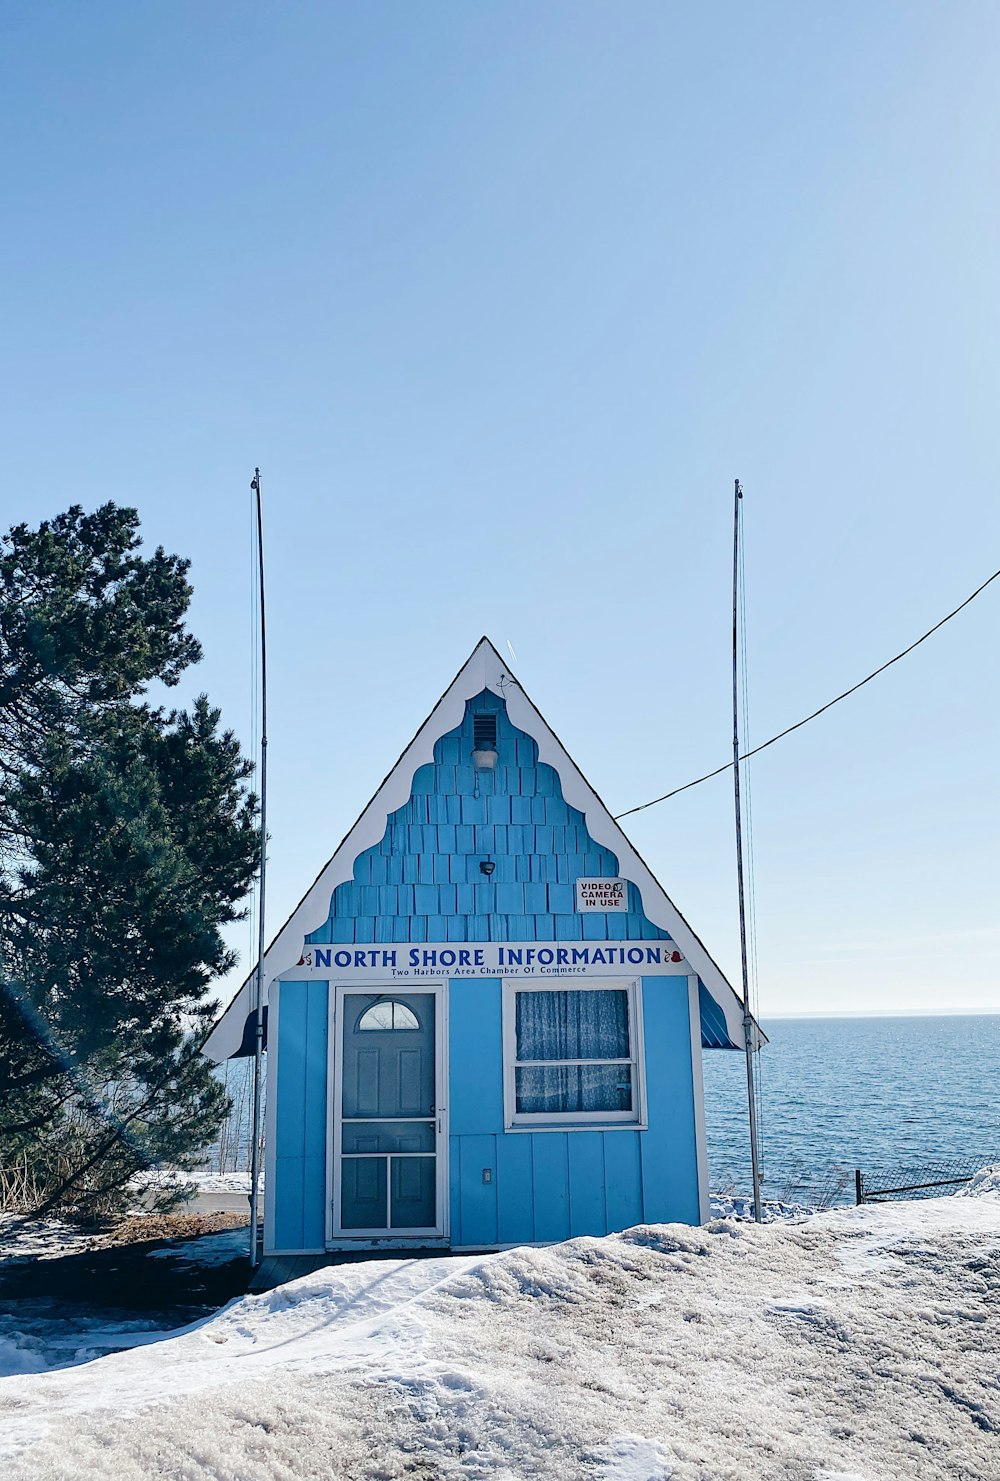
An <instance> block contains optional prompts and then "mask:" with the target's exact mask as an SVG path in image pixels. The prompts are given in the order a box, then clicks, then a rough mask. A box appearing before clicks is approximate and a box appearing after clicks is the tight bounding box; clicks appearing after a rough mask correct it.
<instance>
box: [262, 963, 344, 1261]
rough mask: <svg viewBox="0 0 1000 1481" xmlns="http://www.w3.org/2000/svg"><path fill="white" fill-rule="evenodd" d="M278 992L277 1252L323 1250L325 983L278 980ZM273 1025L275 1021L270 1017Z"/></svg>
mask: <svg viewBox="0 0 1000 1481" xmlns="http://www.w3.org/2000/svg"><path fill="white" fill-rule="evenodd" d="M274 986H275V988H276V989H277V990H278V993H279V1001H278V1013H277V1018H278V1033H277V1049H278V1053H277V1061H276V1067H275V1068H276V1080H275V1088H276V1094H277V1105H276V1108H275V1117H274V1154H273V1162H272V1175H271V1177H270V1179H269V1180H268V1186H267V1188H266V1189H265V1196H266V1197H267V1198H268V1199H273V1200H274V1245H273V1248H274V1249H278V1250H321V1249H323V1248H324V1245H325V1242H326V1104H327V1100H326V1068H327V1033H328V1023H329V1015H328V995H329V990H328V988H327V984H326V983H325V982H322V981H320V982H282V983H280V984H279V983H276V984H275V985H274ZM272 1021H273V1020H272Z"/></svg>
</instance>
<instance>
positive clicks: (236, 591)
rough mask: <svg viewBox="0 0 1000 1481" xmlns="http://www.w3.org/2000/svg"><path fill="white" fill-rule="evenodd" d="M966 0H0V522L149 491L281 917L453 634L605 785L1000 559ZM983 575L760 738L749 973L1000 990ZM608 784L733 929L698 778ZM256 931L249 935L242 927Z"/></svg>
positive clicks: (454, 664) (704, 757) (445, 661)
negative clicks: (190, 589)
mask: <svg viewBox="0 0 1000 1481" xmlns="http://www.w3.org/2000/svg"><path fill="white" fill-rule="evenodd" d="M998 43H1000V10H998V8H997V7H996V5H995V4H993V3H989V4H977V3H971V0H970V3H963V4H962V5H946V4H927V3H918V0H907V3H905V4H901V3H881V4H876V5H862V4H848V5H836V6H833V5H829V6H802V5H798V4H784V5H767V4H763V5H760V4H758V5H753V6H746V5H743V4H740V5H735V4H722V5H714V6H711V7H708V6H695V5H690V6H687V7H681V6H674V5H668V4H666V3H664V0H656V3H640V0H630V3H626V4H620V5H619V4H611V3H601V4H594V3H583V0H573V3H552V0H549V3H537V0H532V3H530V4H528V3H520V0H502V3H500V0H493V3H472V0H462V3H442V0H425V3H421V4H409V3H402V0H400V3H394V4H386V3H379V0H371V3H365V4H360V3H358V4H351V5H346V4H331V3H308V0H299V3H296V4H294V5H277V4H270V5H264V4H250V3H240V4H232V3H213V4H210V5H204V4H201V3H198V4H194V3H191V4H164V5H158V6H151V5H136V4H134V3H131V0H129V3H113V0H103V3H102V4H100V5H86V6H85V5H71V4H68V3H62V4H49V3H44V0H35V3H31V4H28V3H26V0H12V3H10V4H8V5H6V6H5V7H4V9H3V14H2V16H0V68H2V73H0V135H2V138H3V141H4V142H3V155H2V163H0V171H2V176H0V187H2V200H3V209H4V221H5V225H4V230H3V232H2V234H0V310H2V313H0V320H2V325H3V329H2V334H0V356H2V376H3V394H2V397H0V422H2V429H0V430H2V445H3V448H4V455H3V473H2V481H3V498H2V504H0V509H2V515H3V519H4V521H5V522H8V523H9V522H13V521H14V520H19V519H27V520H29V521H36V520H37V519H40V518H42V517H44V516H46V515H49V514H52V513H55V512H56V511H57V510H59V509H62V508H64V507H65V506H66V505H68V504H69V503H70V502H72V501H78V502H81V503H83V504H85V505H87V506H94V505H96V504H97V503H98V502H100V501H102V500H105V499H108V498H111V499H115V500H117V501H119V502H129V503H135V504H137V505H138V507H139V509H140V511H141V514H142V519H143V525H144V529H145V532H146V536H147V539H148V540H149V542H150V543H157V542H163V543H164V544H166V545H167V546H168V547H170V548H172V549H175V550H177V551H180V552H183V553H185V554H188V555H190V556H191V557H192V560H193V580H194V583H195V587H196V599H195V603H194V609H193V614H192V620H193V626H194V628H195V630H196V632H197V633H198V635H199V636H200V637H201V639H202V640H203V643H204V645H205V650H206V656H205V660H204V663H203V664H202V666H201V668H200V670H198V671H196V672H195V674H193V675H192V676H191V679H190V682H189V683H188V684H186V685H185V687H184V696H185V697H190V696H191V695H193V693H194V692H195V691H196V689H197V688H200V687H203V688H205V689H207V690H208V692H209V693H210V695H211V696H212V697H213V699H215V700H217V701H218V702H220V703H221V704H222V706H223V708H224V711H225V714H226V716H227V717H228V718H229V719H230V720H231V722H232V723H234V724H235V725H236V727H237V728H238V729H239V730H240V732H241V733H242V734H243V735H244V736H245V737H249V733H250V729H249V713H250V707H249V596H248V585H249V574H248V572H249V556H248V546H249V512H250V494H249V490H248V483H249V479H250V476H251V473H252V469H253V465H254V464H255V463H260V465H261V467H262V469H263V471H264V479H265V493H266V497H267V504H268V515H267V521H268V540H269V561H270V570H269V585H270V592H269V595H270V623H271V642H272V648H271V651H272V665H273V666H272V692H271V698H272V724H271V754H272V783H273V790H272V796H271V825H272V832H273V849H272V861H273V868H272V870H271V875H270V889H271V902H272V910H271V911H270V912H269V919H270V921H271V923H272V924H273V925H274V926H276V925H277V924H279V923H280V920H281V919H283V918H284V915H285V914H286V912H287V911H288V910H289V909H290V908H291V906H292V905H293V904H294V903H295V902H296V901H297V899H298V897H299V896H300V894H301V893H302V892H303V891H304V890H305V888H306V886H307V885H308V884H309V883H310V882H311V881H312V879H313V877H314V874H315V873H316V872H317V870H318V868H319V867H320V866H321V864H322V863H323V862H324V861H325V859H326V858H327V857H328V855H329V854H330V853H331V852H332V851H333V848H334V846H335V845H336V843H337V842H338V841H339V839H340V838H341V836H342V835H343V833H344V832H345V831H346V829H347V828H348V827H349V825H350V824H351V823H352V822H353V820H354V817H355V816H356V814H357V813H358V811H359V810H360V808H361V806H362V805H363V803H364V802H366V801H367V799H368V797H369V796H370V794H371V792H372V791H373V790H374V787H375V785H376V784H377V783H378V781H379V780H380V779H381V777H382V776H383V774H384V772H385V771H386V770H387V769H388V766H389V765H390V764H391V762H392V761H393V760H394V759H395V757H396V756H397V754H398V753H399V751H400V750H401V749H402V747H403V745H404V744H405V743H406V742H407V741H408V739H409V738H410V736H411V734H412V733H413V731H414V730H415V729H416V727H417V725H418V723H420V722H421V721H422V720H423V718H424V716H425V715H426V713H427V711H428V710H429V708H430V706H431V704H432V703H433V701H434V700H435V699H436V698H437V696H438V694H439V693H440V691H441V690H442V689H443V688H444V686H445V684H446V683H447V682H448V680H449V679H450V678H451V677H452V675H453V673H454V671H455V670H456V669H457V668H458V666H459V664H460V663H461V662H462V661H463V660H464V659H465V657H466V656H467V654H468V652H469V650H470V649H471V648H472V646H473V644H474V642H475V641H476V639H477V638H478V637H479V636H480V634H481V633H482V632H484V631H485V632H487V633H489V634H490V635H491V636H492V637H493V639H494V640H495V641H496V642H497V644H498V645H499V646H501V647H503V646H504V645H505V643H506V642H507V640H509V641H510V642H511V643H512V644H513V646H514V649H515V651H516V653H517V658H518V662H517V666H516V671H517V673H518V676H519V677H520V678H521V680H522V681H523V682H524V684H525V686H526V688H527V689H528V691H529V693H531V695H532V697H533V698H534V699H535V700H536V702H537V703H538V704H539V706H540V708H541V709H542V711H543V713H545V714H546V716H547V718H548V719H549V720H550V722H551V723H552V724H553V726H554V727H555V729H556V730H557V731H558V732H559V734H560V735H561V736H562V738H563V740H564V741H565V743H566V744H567V746H568V747H569V749H570V751H571V752H572V753H573V754H574V755H575V756H576V758H577V759H578V761H579V762H580V764H581V765H582V767H583V769H584V771H585V772H586V773H587V774H588V775H589V777H590V779H591V781H592V782H593V783H594V785H595V786H596V787H597V789H598V791H599V792H601V793H602V795H603V796H604V798H605V799H606V801H607V802H608V804H609V805H610V806H611V807H612V809H613V810H614V811H618V810H620V809H622V808H625V807H628V806H630V805H632V804H633V803H636V802H639V801H642V800H644V799H645V798H647V797H650V796H654V795H656V794H657V793H659V792H661V791H664V790H666V788H667V787H669V786H672V785H677V784H679V783H681V782H683V781H686V780H687V779H688V778H689V777H690V776H692V775H695V774H697V773H698V772H700V771H702V770H704V769H706V768H708V767H710V766H712V765H717V764H719V763H721V762H723V761H725V759H726V756H727V753H728V750H729V745H730V728H729V727H730V722H729V708H728V707H729V667H728V665H729V647H728V645H729V620H730V619H729V610H728V606H729V562H730V533H731V531H730V517H731V514H730V501H731V491H732V480H733V478H734V477H735V476H737V475H738V476H739V477H740V478H741V479H742V480H743V483H744V486H745V489H746V493H747V563H748V597H749V611H750V635H749V664H750V700H751V710H752V716H751V718H752V727H753V735H752V738H755V739H758V740H759V739H763V738H764V737H765V736H766V735H768V734H770V733H772V731H774V730H777V729H779V728H780V727H782V726H783V725H785V724H788V723H790V722H791V721H793V720H795V719H797V718H798V717H799V716H800V715H801V714H803V713H805V712H806V711H808V710H810V709H812V708H814V707H815V706H816V705H817V704H819V703H822V701H824V700H825V699H827V698H828V697H829V696H830V695H831V694H833V693H835V692H836V691H837V690H839V689H841V688H843V687H845V686H846V685H847V684H849V683H852V682H853V681H854V680H855V679H857V678H858V677H860V676H861V675H862V674H863V673H865V672H867V671H868V670H869V669H870V668H872V667H874V666H875V664H876V663H878V662H880V661H882V660H883V659H884V658H886V657H888V656H889V655H890V654H891V653H893V652H894V651H895V650H896V649H897V648H900V647H902V646H903V645H904V644H905V643H907V642H908V641H910V640H911V639H912V638H913V637H915V636H916V635H917V634H918V633H920V632H921V631H923V629H924V628H925V627H927V626H929V625H930V624H931V622H933V621H934V620H936V618H937V617H938V616H940V615H941V614H942V613H943V612H944V611H945V610H947V609H948V608H949V607H951V606H952V605H954V604H955V603H956V602H957V601H958V600H960V599H961V598H962V597H963V596H964V595H965V594H966V593H967V592H968V591H970V590H971V589H972V588H973V587H974V586H976V585H977V584H978V583H979V582H980V581H981V580H982V579H983V577H984V576H986V575H987V574H988V573H989V572H990V571H992V570H993V569H994V568H995V567H996V566H998V565H1000V499H998V465H1000V454H998V449H997V446H996V428H997V406H998V403H1000V383H998V382H1000V377H998V361H1000V334H998V307H1000V274H998V270H997V269H998V261H1000V252H998V248H1000V180H998V163H1000V112H998V105H997V84H996V75H997V62H998ZM998 630H1000V591H998V590H996V589H991V591H990V593H988V594H987V595H984V596H983V597H982V598H981V599H980V600H979V602H977V603H976V604H974V605H973V607H972V608H971V609H970V610H969V611H968V612H967V613H965V614H963V616H962V617H961V618H959V619H957V620H956V621H955V622H954V623H953V624H951V625H950V626H949V627H948V628H947V629H946V630H945V631H944V632H943V633H941V634H940V635H939V636H938V637H936V638H934V639H933V640H932V641H931V643H929V644H927V645H926V646H925V647H924V648H922V649H921V650H920V651H919V653H918V654H916V655H915V656H914V657H913V658H911V659H909V660H907V661H906V663H905V664H901V665H899V666H898V667H897V668H895V669H894V670H893V671H892V672H891V673H890V674H889V675H887V676H886V677H885V678H883V679H881V680H880V681H878V683H877V685H872V686H871V687H870V688H869V689H867V690H865V691H864V692H863V693H862V694H860V695H859V696H857V697H856V698H854V699H852V700H850V701H848V702H847V703H846V704H844V705H843V706H841V707H840V708H838V709H837V710H836V711H834V712H833V713H832V714H831V715H829V716H827V717H825V718H824V719H822V720H821V721H818V722H817V723H816V724H815V725H813V726H810V727H809V728H808V729H806V730H805V731H803V732H802V733H801V734H799V735H797V736H795V737H793V738H791V739H789V740H788V741H786V742H783V743H782V744H781V745H780V746H776V747H774V748H773V749H772V750H771V751H769V752H768V753H767V754H766V755H765V756H764V757H762V758H761V759H760V761H759V762H757V763H756V764H755V766H754V772H753V802H754V839H755V846H756V878H757V902H758V927H759V961H760V996H761V1002H762V1006H763V1009H764V1011H765V1013H766V1012H768V1011H772V1012H774V1011H782V1012H787V1011H807V1012H816V1011H822V1010H838V1011H847V1010H851V1009H859V1010H862V1009H863V1010H871V1009H876V1008H885V1009H917V1008H919V1009H941V1010H947V1009H953V1008H975V1007H981V1008H994V1009H995V1008H1000V971H998V967H997V958H998V948H1000V929H998V924H997V922H998V910H997V906H998V895H1000V889H998V886H1000V850H998V842H997V837H998V826H997V825H998V805H997V804H998V788H997V731H998V719H1000V715H998V701H997V664H996V649H997V635H998ZM630 832H631V834H632V836H633V838H634V839H635V841H636V843H637V844H638V846H639V848H640V850H641V851H642V852H644V853H645V855H646V856H647V858H648V859H649V862H650V863H651V864H652V865H653V867H654V869H656V870H657V871H658V872H659V874H660V875H661V877H662V879H663V881H664V883H665V885H666V887H667V889H668V891H669V892H670V893H671V894H672V895H673V897H674V899H675V901H676V902H677V904H678V905H679V906H680V908H681V909H682V910H683V911H684V912H685V914H686V915H687V916H688V918H689V919H690V921H691V923H692V924H693V925H694V927H695V928H696V930H698V932H699V933H700V934H701V935H702V937H703V938H704V940H705V941H706V942H707V943H708V944H709V946H710V948H711V949H712V950H713V951H714V953H715V954H716V955H717V957H718V958H719V960H720V961H721V963H722V965H723V966H724V967H725V968H726V969H727V970H728V971H729V972H730V973H731V974H733V975H734V977H735V975H736V974H737V973H738V938H737V933H736V899H735V887H734V875H733V842H732V821H731V798H730V790H729V785H728V782H727V781H726V779H725V778H723V779H720V780H718V781H715V782H710V783H707V784H706V785H705V786H703V787H701V788H698V789H696V790H694V791H692V792H690V793H688V794H686V795H685V796H684V797H682V798H678V799H677V800H676V801H674V802H670V803H667V804H664V805H663V806H661V807H659V808H655V809H653V810H651V811H649V812H647V813H645V814H643V815H642V816H641V817H640V818H637V819H633V820H631V823H630ZM248 937H249V932H248V930H247V929H246V928H241V929H239V930H237V931H236V932H235V933H234V939H235V940H236V942H237V944H238V945H239V946H240V947H241V949H243V950H244V951H246V950H247V948H248V947H249V939H248Z"/></svg>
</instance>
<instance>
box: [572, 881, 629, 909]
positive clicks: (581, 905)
mask: <svg viewBox="0 0 1000 1481" xmlns="http://www.w3.org/2000/svg"><path fill="white" fill-rule="evenodd" d="M576 908H577V910H627V909H628V884H627V881H625V880H624V879H578V880H577V882H576Z"/></svg>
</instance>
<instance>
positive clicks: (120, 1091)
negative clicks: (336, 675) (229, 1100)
mask: <svg viewBox="0 0 1000 1481" xmlns="http://www.w3.org/2000/svg"><path fill="white" fill-rule="evenodd" d="M140 544H141V541H140V538H139V519H138V515H137V513H136V511H135V510H134V509H127V508H119V507H116V506H115V505H114V504H106V505H105V506H103V507H102V508H101V509H98V510H97V511H96V512H95V513H94V514H85V513H84V511H83V510H82V509H81V508H80V507H79V506H74V507H73V508H71V509H69V510H68V511H67V512H66V513H65V514H61V515H59V516H58V517H57V518H56V519H53V520H51V521H46V522H44V523H43V524H41V525H40V526H39V527H38V529H36V530H35V529H29V528H28V527H27V526H26V525H18V526H16V527H15V528H14V529H12V530H11V531H10V532H9V533H8V535H7V536H6V537H4V539H3V541H2V542H0V1171H2V1170H3V1169H4V1168H10V1167H11V1166H13V1165H18V1166H20V1167H22V1168H24V1169H26V1170H28V1171H30V1174H31V1176H30V1179H29V1181H30V1182H31V1185H32V1187H33V1188H34V1189H35V1192H36V1194H37V1196H40V1197H44V1198H45V1199H47V1200H49V1201H61V1202H63V1203H64V1204H65V1205H66V1206H71V1207H76V1208H78V1209H81V1210H87V1211H91V1212H93V1211H98V1210H101V1209H104V1208H108V1207H111V1206H112V1205H113V1204H114V1202H115V1200H116V1199H118V1198H120V1196H121V1190H122V1189H123V1187H124V1184H125V1182H126V1181H127V1179H128V1177H129V1176H130V1175H131V1174H132V1173H133V1172H134V1171H135V1170H137V1169H138V1168H140V1167H142V1166H146V1165H148V1164H149V1163H150V1162H155V1161H159V1160H166V1159H169V1160H170V1161H171V1162H173V1163H175V1164H177V1165H180V1166H185V1165H191V1163H192V1161H193V1160H194V1159H195V1158H196V1157H197V1154H198V1152H199V1151H200V1150H201V1149H202V1148H203V1147H204V1146H205V1145H206V1144H207V1143H208V1142H209V1141H210V1140H211V1138H212V1136H213V1135H214V1133H215V1131H216V1129H217V1127H218V1125H219V1123H220V1121H221V1119H222V1116H223V1114H224V1112H225V1109H226V1098H225V1094H224V1092H223V1090H222V1088H221V1086H220V1085H219V1083H218V1081H217V1079H216V1078H215V1077H214V1076H213V1074H212V1072H211V1068H210V1066H209V1065H208V1064H207V1062H206V1061H205V1060H204V1059H203V1058H202V1057H201V1055H200V1054H199V1052H198V1045H199V1042H200V1040H201V1038H202V1037H203V1034H204V1030H205V1027H206V1026H207V1022H208V1020H209V1019H210V1018H211V1015H212V1012H213V1008H212V1005H211V1003H210V1002H207V1001H206V999H207V996H208V991H209V987H210V984H211V982H212V981H213V979H214V978H216V977H217V976H218V975H219V974H220V973H221V972H224V971H225V970H227V969H228V968H229V967H230V966H231V965H232V962H233V957H232V955H231V953H229V952H228V951H227V950H226V948H225V945H224V942H223V939H222V935H221V929H222V927H223V926H225V925H226V924H227V923H228V922H231V921H233V920H237V919H239V918H240V913H241V912H240V901H241V900H242V899H243V898H244V896H245V895H246V892H247V889H248V886H249V883H250V880H251V879H252V877H253V873H254V868H255V865H256V860H257V852H258V848H259V835H258V832H257V828H256V799H255V798H254V797H253V795H252V793H251V792H250V791H249V790H248V779H249V776H250V774H251V770H252V767H251V764H250V763H249V762H248V761H247V760H246V759H245V758H244V757H243V755H242V754H241V751H240V747H239V744H238V742H237V741H236V739H235V737H234V735H233V733H232V732H231V731H228V730H221V729H220V715H219V711H218V710H217V709H214V708H212V707H211V706H210V704H209V702H208V700H207V698H206V697H205V696H204V695H202V696H201V697H199V698H198V699H197V700H196V701H195V703H194V705H193V706H192V708H191V709H190V710H189V711H185V710H173V709H166V708H163V707H160V706H157V705H154V704H153V703H152V702H151V699H150V686H152V685H153V684H158V685H161V686H167V687H174V686H176V685H177V683H178V682H179V680H180V678H181V676H182V674H184V672H185V671H186V670H187V669H188V668H189V667H190V666H191V665H192V664H194V663H196V662H197V660H198V658H199V657H200V653H201V650H200V647H199V645H198V643H197V641H196V640H195V639H194V637H193V636H192V635H191V634H190V633H188V632H187V630H186V628H185V615H186V612H187V608H188V604H189V602H190V598H191V588H190V585H189V584H188V580H187V572H188V566H189V563H188V562H187V561H185V560H182V559H180V558H179V557H177V556H174V555H167V554H165V553H164V551H163V550H162V549H157V550H156V551H155V553H154V554H153V555H152V556H151V557H148V558H146V557H143V556H142V555H140V554H139V548H140Z"/></svg>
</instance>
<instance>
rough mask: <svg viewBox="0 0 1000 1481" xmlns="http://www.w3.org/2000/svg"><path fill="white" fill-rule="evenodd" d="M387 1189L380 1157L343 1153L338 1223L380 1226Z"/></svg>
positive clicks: (384, 1170)
mask: <svg viewBox="0 0 1000 1481" xmlns="http://www.w3.org/2000/svg"><path fill="white" fill-rule="evenodd" d="M387 1193H388V1183H387V1169H386V1159H385V1158H384V1157H345V1158H344V1162H343V1169H342V1175H341V1200H340V1201H341V1210H342V1211H341V1218H342V1227H343V1228H344V1229H384V1228H385V1216H386V1213H387V1207H386V1205H387V1202H388V1198H387Z"/></svg>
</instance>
